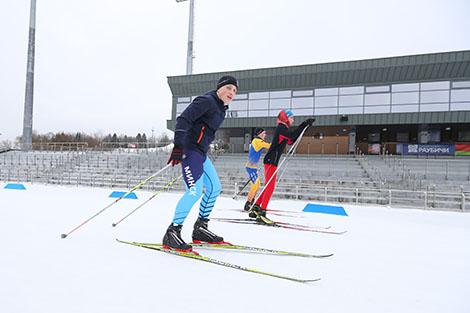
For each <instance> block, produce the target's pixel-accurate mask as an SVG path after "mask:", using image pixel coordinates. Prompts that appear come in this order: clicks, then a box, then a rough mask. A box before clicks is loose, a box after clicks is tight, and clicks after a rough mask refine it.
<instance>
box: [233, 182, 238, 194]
mask: <svg viewBox="0 0 470 313" xmlns="http://www.w3.org/2000/svg"><path fill="white" fill-rule="evenodd" d="M237 189H238V184H237V182H235V189H234V191H233V196H234V197H236V196H237V193H238V191H237Z"/></svg>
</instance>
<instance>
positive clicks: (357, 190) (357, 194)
mask: <svg viewBox="0 0 470 313" xmlns="http://www.w3.org/2000/svg"><path fill="white" fill-rule="evenodd" d="M358 203H359V188H356V204H358Z"/></svg>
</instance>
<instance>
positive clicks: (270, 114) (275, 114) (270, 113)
mask: <svg viewBox="0 0 470 313" xmlns="http://www.w3.org/2000/svg"><path fill="white" fill-rule="evenodd" d="M278 115H279V110H269V116H278Z"/></svg>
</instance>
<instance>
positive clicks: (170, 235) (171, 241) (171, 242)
mask: <svg viewBox="0 0 470 313" xmlns="http://www.w3.org/2000/svg"><path fill="white" fill-rule="evenodd" d="M181 227H183V225H173V223H171V225H170V226H168V229H167V230H166V233H165V236H163V246H164V247H165V248H170V249H173V250H178V251H184V252H190V251H192V250H193V247H192V246H191V245H188V244H187V243H186V242H184V240H183V239H182V238H181Z"/></svg>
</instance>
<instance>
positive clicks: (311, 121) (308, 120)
mask: <svg viewBox="0 0 470 313" xmlns="http://www.w3.org/2000/svg"><path fill="white" fill-rule="evenodd" d="M313 122H315V119H314V118H309V119H306V120H305V121H304V123H305V126H307V125H308V126H312V125H313Z"/></svg>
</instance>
